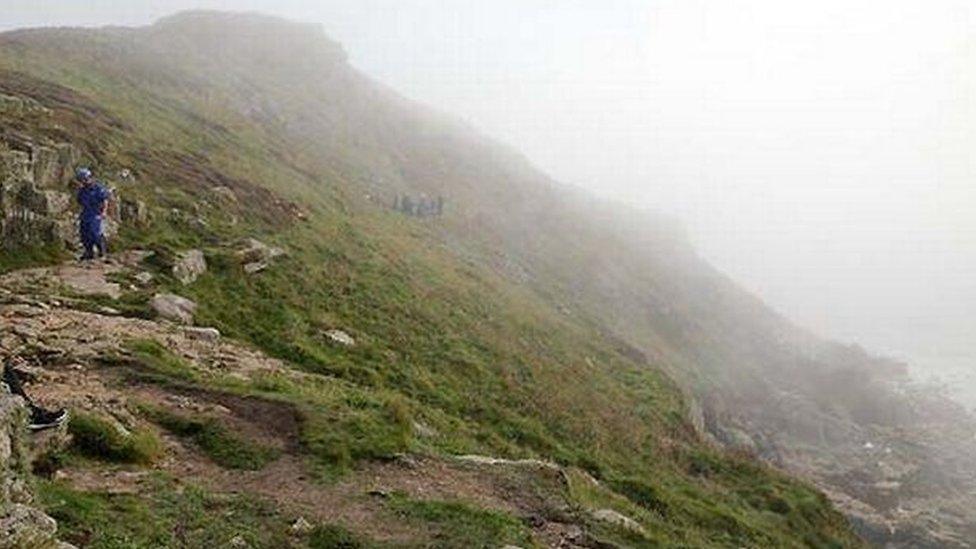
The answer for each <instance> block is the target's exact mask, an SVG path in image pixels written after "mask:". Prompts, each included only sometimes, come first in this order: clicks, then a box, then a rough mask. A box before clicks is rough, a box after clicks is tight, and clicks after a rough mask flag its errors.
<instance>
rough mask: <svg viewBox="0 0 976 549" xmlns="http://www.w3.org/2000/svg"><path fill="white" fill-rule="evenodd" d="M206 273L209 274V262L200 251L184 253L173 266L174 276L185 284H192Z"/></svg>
mask: <svg viewBox="0 0 976 549" xmlns="http://www.w3.org/2000/svg"><path fill="white" fill-rule="evenodd" d="M205 272H207V260H206V259H205V258H204V257H203V252H201V251H200V250H188V251H185V252H182V253H181V254H179V256H178V257H177V258H176V262H175V263H174V264H173V276H175V277H176V280H179V281H180V282H182V283H183V284H190V283H191V282H193V281H195V280H196V279H197V278H198V277H199V276H200V275H202V274H203V273H205Z"/></svg>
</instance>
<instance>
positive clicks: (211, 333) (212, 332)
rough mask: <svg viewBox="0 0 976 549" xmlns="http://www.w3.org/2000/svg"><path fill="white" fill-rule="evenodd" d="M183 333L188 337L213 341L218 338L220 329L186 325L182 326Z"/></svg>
mask: <svg viewBox="0 0 976 549" xmlns="http://www.w3.org/2000/svg"><path fill="white" fill-rule="evenodd" d="M183 334H184V335H186V337H188V338H190V339H199V340H201V341H210V342H214V341H218V340H220V330H218V329H217V328H203V327H197V326H187V327H186V328H183Z"/></svg>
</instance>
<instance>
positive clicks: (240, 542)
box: [227, 534, 251, 549]
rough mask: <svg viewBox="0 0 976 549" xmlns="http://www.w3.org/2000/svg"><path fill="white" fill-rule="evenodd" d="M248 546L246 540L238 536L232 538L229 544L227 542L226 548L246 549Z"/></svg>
mask: <svg viewBox="0 0 976 549" xmlns="http://www.w3.org/2000/svg"><path fill="white" fill-rule="evenodd" d="M250 546H251V544H250V543H248V542H247V540H246V539H244V536H242V535H240V534H238V535H236V536H234V537H233V538H231V540H230V541H229V542H227V547H231V548H233V549H247V548H248V547H250Z"/></svg>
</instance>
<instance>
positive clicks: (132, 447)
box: [68, 412, 163, 465]
mask: <svg viewBox="0 0 976 549" xmlns="http://www.w3.org/2000/svg"><path fill="white" fill-rule="evenodd" d="M68 432H69V433H71V436H72V448H73V449H74V450H75V451H77V452H78V453H80V454H82V455H84V456H87V457H91V458H96V459H101V460H106V461H114V462H120V463H135V464H139V465H148V464H151V463H152V462H153V461H155V460H156V459H157V458H158V457H160V456H161V455H162V452H163V445H162V442H161V441H160V440H159V437H158V436H157V435H156V433H154V432H153V431H152V430H150V429H137V430H131V431H130V430H127V429H126V428H125V427H123V426H122V425H121V424H120V423H119V422H118V421H117V420H114V419H108V418H105V417H101V416H98V415H95V414H90V413H82V412H75V413H74V414H73V415H72V417H71V420H70V422H69V424H68Z"/></svg>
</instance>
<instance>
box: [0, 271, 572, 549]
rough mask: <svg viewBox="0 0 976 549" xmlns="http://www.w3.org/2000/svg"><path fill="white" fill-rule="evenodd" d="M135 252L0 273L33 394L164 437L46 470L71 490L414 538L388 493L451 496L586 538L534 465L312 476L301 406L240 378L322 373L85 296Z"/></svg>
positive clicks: (420, 533)
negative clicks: (223, 500) (147, 459)
mask: <svg viewBox="0 0 976 549" xmlns="http://www.w3.org/2000/svg"><path fill="white" fill-rule="evenodd" d="M140 259H141V255H140V254H135V253H130V254H123V255H122V256H120V258H119V259H118V260H117V261H116V262H114V263H111V264H106V263H94V264H92V265H90V266H78V265H73V264H66V265H62V266H58V267H52V268H42V269H31V270H25V271H18V272H13V273H10V274H7V275H5V276H3V277H0V325H2V331H0V355H2V357H3V358H4V359H7V358H10V357H17V361H18V363H19V364H20V366H19V368H20V370H21V371H22V373H24V374H25V375H26V376H27V377H28V378H29V379H30V382H29V384H28V390H29V392H30V394H31V396H32V397H33V398H34V399H35V400H36V401H38V402H39V403H41V404H43V405H45V406H51V407H62V406H63V407H66V408H69V409H70V410H71V411H72V413H73V414H76V415H77V414H97V415H98V416H100V417H105V418H109V419H110V421H113V422H115V423H116V424H117V425H116V427H117V429H118V430H120V431H122V432H126V433H132V432H136V431H138V430H141V429H146V428H147V426H149V428H151V429H152V430H153V431H154V432H157V433H159V437H160V440H161V441H162V443H163V451H162V455H161V456H160V457H159V458H158V459H155V460H154V461H153V463H152V464H151V465H149V466H146V467H140V466H128V465H126V466H121V465H118V464H114V463H104V462H99V461H97V460H83V461H78V460H73V461H71V462H70V463H69V464H68V465H66V466H63V467H61V468H59V469H58V470H57V471H49V473H51V474H53V476H54V478H56V479H58V480H59V481H62V482H66V483H68V484H69V485H70V486H72V487H73V488H74V489H76V490H80V491H83V492H96V493H107V494H128V495H138V494H141V493H143V492H144V491H146V490H148V489H150V487H151V485H152V483H153V478H154V475H155V474H157V473H163V474H165V475H168V476H170V477H172V478H173V479H175V480H176V481H177V482H179V483H185V484H187V485H194V486H199V487H202V488H204V489H206V490H208V491H211V492H215V493H228V494H230V493H235V494H247V495H251V496H257V497H260V498H264V499H267V500H270V501H272V502H274V503H275V505H276V506H277V507H278V508H279V509H281V510H282V512H283V513H285V514H287V515H288V516H292V517H304V518H307V520H312V521H315V522H322V523H336V524H341V525H343V526H344V527H347V528H348V529H350V530H352V531H354V532H357V533H360V534H363V535H365V536H368V537H369V538H370V539H373V540H375V541H378V542H393V543H396V544H399V543H416V542H423V540H425V539H429V535H430V532H428V531H427V529H426V527H424V526H423V525H422V524H418V523H417V522H416V521H410V520H406V519H405V518H404V517H403V516H402V514H398V513H397V512H395V511H391V504H390V502H391V500H392V499H396V500H401V499H408V500H417V501H446V502H463V503H465V504H469V505H471V506H474V507H476V508H479V509H486V510H492V511H498V512H502V513H506V514H508V515H511V516H514V517H517V518H519V519H520V520H521V521H523V522H524V523H525V524H526V525H527V528H528V529H529V531H531V533H532V539H533V542H534V543H536V544H538V545H542V546H549V547H575V546H581V544H583V543H584V540H585V538H586V534H585V528H586V525H585V520H583V519H581V518H580V516H581V515H580V513H579V512H578V511H579V510H578V509H576V507H575V506H574V505H573V504H572V503H571V501H570V497H569V485H568V483H569V482H570V479H569V478H568V476H567V474H566V472H565V471H563V470H562V469H560V468H558V467H555V466H552V465H550V464H546V463H539V462H505V461H499V462H493V461H492V460H479V459H463V458H454V457H451V456H435V455H398V456H393V457H391V459H387V460H380V461H365V462H361V463H359V464H358V465H356V466H355V467H354V468H353V470H352V471H351V472H349V473H347V474H344V475H341V476H339V477H337V478H332V479H323V478H322V476H321V475H317V474H316V472H315V470H314V468H313V467H311V466H310V463H309V457H308V456H307V455H306V453H305V452H304V450H303V442H302V421H303V416H302V413H301V412H300V410H298V409H297V408H296V406H295V404H294V403H291V402H286V401H284V400H276V399H273V398H263V397H260V396H255V395H253V394H248V392H247V391H246V390H241V388H247V387H252V386H255V385H257V384H260V383H261V382H262V380H267V379H278V380H281V379H285V380H290V381H291V382H294V383H297V384H303V383H308V382H310V378H311V377H314V378H315V380H314V383H318V384H322V383H329V380H328V378H324V377H323V376H317V375H313V374H307V373H303V372H299V371H296V370H293V369H291V368H289V367H288V366H287V365H286V364H284V363H282V362H281V361H280V360H277V359H274V358H271V357H268V356H266V355H264V354H263V353H261V352H260V351H258V350H255V349H252V348H249V347H247V346H246V345H242V344H239V343H236V342H233V341H230V340H228V339H225V338H221V337H220V336H219V335H217V334H216V333H215V332H214V331H208V330H200V329H199V328H193V327H186V326H180V325H177V324H174V323H170V322H167V321H157V320H146V319H140V318H126V317H124V316H121V315H120V314H119V313H118V311H116V310H113V309H112V308H110V307H107V306H104V305H98V304H97V301H92V300H91V297H92V296H99V295H101V296H109V297H118V296H119V295H120V294H121V293H124V292H125V287H124V283H122V284H120V283H119V282H112V280H113V279H118V278H119V276H118V275H120V274H123V273H130V274H131V272H133V271H134V270H136V269H137V267H138V262H139V260H140ZM149 345H156V346H158V347H159V348H161V349H163V350H165V353H166V356H167V357H170V356H171V357H176V358H178V359H179V365H180V368H181V369H179V370H178V371H168V370H160V368H161V366H160V365H159V364H155V365H153V364H147V363H146V362H145V361H144V360H140V355H139V352H138V349H139V348H140V346H142V347H145V346H149ZM170 366H171V367H173V368H176V366H175V365H170ZM337 383H338V382H337ZM234 388H237V390H234ZM147 410H150V411H152V412H151V413H148V412H147ZM153 414H155V416H154V415H153ZM153 417H165V418H169V421H173V420H172V418H182V419H181V420H183V421H190V422H197V423H195V425H218V426H219V428H220V429H221V430H222V431H221V432H227V433H231V434H232V435H233V436H234V437H236V439H239V440H245V441H248V443H249V444H252V445H255V446H256V447H259V448H262V449H264V450H266V451H267V453H268V454H269V455H270V456H272V457H271V458H270V459H268V460H267V462H266V463H261V465H260V466H259V467H243V468H242V467H228V466H227V465H226V464H222V463H220V460H219V459H214V457H213V455H212V454H211V453H208V452H207V451H206V449H205V448H201V444H200V442H199V440H194V439H193V437H192V436H191V437H188V436H181V435H185V433H178V432H174V431H173V430H172V429H170V430H167V429H163V428H160V427H159V425H157V424H154V423H153V421H152V418H153ZM156 423H159V422H158V421H157V422H156ZM164 423H165V422H164ZM65 438H66V437H61V436H60V434H53V435H52V434H48V435H45V437H43V438H42V440H44V441H45V442H44V444H49V445H54V444H66V442H65V441H64V440H65ZM47 450H50V448H48V449H47ZM218 450H219V449H218ZM303 520H304V519H303Z"/></svg>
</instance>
